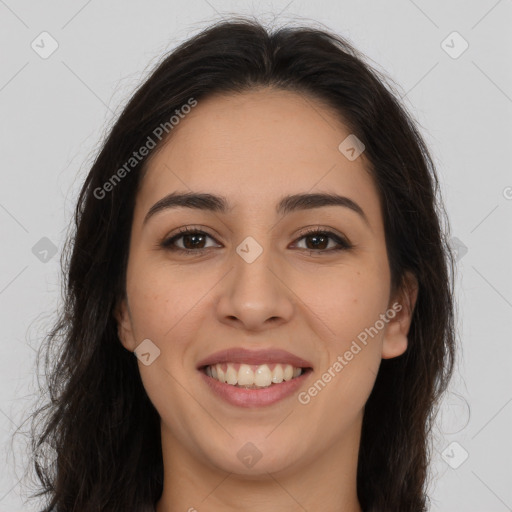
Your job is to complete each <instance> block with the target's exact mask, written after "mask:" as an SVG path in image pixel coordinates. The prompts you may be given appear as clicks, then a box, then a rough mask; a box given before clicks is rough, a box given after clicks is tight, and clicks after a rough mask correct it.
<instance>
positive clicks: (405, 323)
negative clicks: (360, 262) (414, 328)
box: [382, 272, 418, 359]
mask: <svg viewBox="0 0 512 512" xmlns="http://www.w3.org/2000/svg"><path fill="white" fill-rule="evenodd" d="M417 298H418V280H417V279H416V277H415V276H414V274H412V273H411V272H406V275H405V276H404V280H403V283H402V286H401V287H400V290H399V291H398V293H397V295H396V296H395V297H394V298H393V300H391V302H390V304H389V308H388V313H387V315H386V316H387V317H388V318H389V319H390V320H389V322H388V324H387V327H386V330H385V334H384V340H383V343H382V359H391V358H393V357H398V356H400V355H402V354H403V353H404V352H405V351H406V350H407V343H408V341H407V334H408V332H409V328H410V326H411V321H412V315H413V312H414V306H415V305H416V299H417ZM393 312H394V313H395V316H394V317H393V318H392V315H393Z"/></svg>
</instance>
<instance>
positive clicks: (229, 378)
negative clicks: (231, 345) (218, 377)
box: [224, 365, 240, 384]
mask: <svg viewBox="0 0 512 512" xmlns="http://www.w3.org/2000/svg"><path fill="white" fill-rule="evenodd" d="M239 375H240V372H239V373H238V374H237V373H236V370H235V369H234V368H233V367H232V366H230V365H228V369H227V371H226V373H225V375H224V378H225V379H226V382H227V383H228V384H236V383H237V380H238V379H240V376H239Z"/></svg>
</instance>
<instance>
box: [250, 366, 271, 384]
mask: <svg viewBox="0 0 512 512" xmlns="http://www.w3.org/2000/svg"><path fill="white" fill-rule="evenodd" d="M271 383H272V372H271V371H270V368H269V367H268V366H267V365H266V364H264V365H263V366H258V369H257V370H256V371H255V372H254V384H256V386H259V387H260V388H266V387H267V386H270V384H271Z"/></svg>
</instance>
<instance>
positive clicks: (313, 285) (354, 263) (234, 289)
mask: <svg viewBox="0 0 512 512" xmlns="http://www.w3.org/2000/svg"><path fill="white" fill-rule="evenodd" d="M349 134H350V132H349V131H348V129H347V128H346V127H345V126H344V124H343V123H342V122H341V120H340V119H339V117H338V116H337V115H336V113H334V112H333V111H332V110H330V109H329V108H328V107H326V106H325V105H322V104H321V103H319V102H318V101H317V100H314V99H312V98H306V97H305V96H302V95H299V94H296V93H292V92H286V91H276V90H271V89H258V90H252V91H250V92H246V93H243V94H230V95H222V96H215V97H210V98H208V99H205V100H201V101H199V102H198V105H197V106H196V107H195V108H194V109H193V110H192V112H191V113H190V114H188V115H187V116H186V117H185V119H183V120H182V121H180V124H179V125H178V126H177V127H175V129H174V130H173V132H172V133H171V135H172V138H170V139H169V141H168V143H167V144H166V145H165V146H164V147H163V148H162V149H161V150H160V151H158V152H157V153H155V155H153V158H152V159H151V161H150V163H149V167H148V170H147V174H146V175H145V176H144V178H143V180H142V183H141V188H140V190H139V193H138V196H137V199H136V206H135V210H134V219H133V226H132V234H131V245H130V253H129V261H128V269H127V280H126V291H127V293H126V300H124V301H122V303H120V304H119V307H118V309H117V311H116V318H117V320H118V328H119V329H118V330H119V337H120V340H121V342H122V343H123V346H124V347H125V348H126V349H127V350H130V351H134V350H135V348H136V347H137V346H138V345H139V344H140V343H141V342H142V340H144V339H146V338H149V339H150V340H151V341H152V342H153V343H154V344H155V345H156V346H158V348H159V349H160V356H159V357H157V358H156V359H155V360H154V361H153V362H152V363H151V364H150V365H148V366H145V365H144V364H142V363H141V361H140V360H138V364H139V370H140V374H141V378H142V381H143V384H144V387H145V389H146V391H147V393H148V396H149V397H150V399H151V401H152V403H153V404H154V406H155V408H156V409H157V410H158V412H159V414H160V417H161V435H162V450H163V458H164V468H165V470H164V490H163V495H162V497H161V499H160V500H159V502H158V504H157V512H175V511H187V510H190V511H191V512H192V510H194V509H195V510H197V511H199V512H202V511H216V512H217V511H222V512H229V511H232V510H233V511H234V510H241V509H243V510H245V511H248V512H253V511H254V512H256V511H258V512H259V511H261V510H266V511H268V512H273V511H282V510H287V511H304V510H308V511H309V512H314V511H320V510H321V511H322V512H334V511H340V510H343V511H345V512H361V510H362V509H361V507H360V504H359V502H358V499H357V493H356V468H357V456H358V449H359V442H360V432H361V423H362V418H363V411H364V405H365V403H366V401H367V399H368V396H369V394H370V392H371V390H372V387H373V385H374V382H375V378H376V374H377V372H378V368H379V365H380V362H381V360H382V358H392V357H396V356H399V355H400V354H402V353H403V352H404V351H405V350H406V348H407V333H408V330H409V327H410V322H411V315H412V311H413V309H414V304H415V301H416V296H417V283H416V282H415V280H414V278H413V277H412V276H408V277H409V279H408V281H407V286H404V287H403V288H402V289H401V290H399V292H398V293H397V294H396V295H395V296H391V288H390V277H391V276H390V270H389V262H388V258H387V253H386V246H385V236H384V225H383V218H382V214H381V205H380V203H379V198H378V194H377V189H376V188H375V184H374V182H373V180H372V178H371V176H370V174H369V173H368V171H367V167H366V166H367V162H366V161H365V159H364V153H363V154H362V155H361V156H360V157H359V158H357V159H356V160H354V161H349V160H348V159H347V158H346V157H345V156H344V155H343V154H342V153H341V152H340V151H339V150H338V145H339V144H340V142H341V141H343V140H344V139H345V138H346V137H347V136H348V135H349ZM173 191H182V192H192V191H193V192H209V193H212V194H219V195H223V196H225V197H226V198H227V199H228V200H229V202H230V203H231V204H232V205H233V208H232V210H231V211H229V212H227V213H226V214H222V213H218V212H208V211H202V210H195V209H190V208H183V207H181V208H176V209H168V210H162V211H160V212H158V213H157V214H155V215H154V216H152V217H150V218H149V220H148V221H147V222H146V223H144V222H143V220H144V217H145V215H146V214H147V212H148V210H149V209H150V208H151V206H153V205H154V204H155V203H156V202H157V201H158V200H160V199H161V198H163V197H164V196H165V195H167V194H168V193H170V192H173ZM308 192H309V193H313V192H330V193H332V192H335V193H338V194H340V195H344V196H347V197H349V198H351V199H352V200H353V201H355V202H356V203H358V204H359V205H360V206H361V208H362V209H363V210H364V212H365V214H366V217H367V219H368V224H366V223H365V222H364V220H363V219H362V218H361V217H360V216H359V215H358V214H357V213H355V212H354V211H352V210H350V209H348V208H344V207H340V206H327V207H322V208H317V209H310V210H302V211H297V212H292V213H289V214H287V215H285V216H278V215H277V214H276V212H275V207H276V204H277V202H278V201H279V199H280V198H281V197H282V196H284V195H287V194H295V193H308ZM183 226H194V227H197V228H199V229H201V230H204V231H205V232H207V233H208V236H207V237H205V238H204V239H202V240H203V241H202V242H201V241H200V243H199V247H208V249H207V250H206V251H205V252H203V253H202V254H199V255H195V254H193V255H188V254H180V253H178V252H171V251H169V250H168V249H165V248H162V247H160V246H159V243H160V242H161V241H162V240H164V239H166V238H169V237H170V236H173V235H175V234H177V233H178V232H177V230H178V228H180V227H183ZM305 227H319V228H324V229H325V228H327V227H329V228H330V231H334V232H335V233H336V234H341V235H342V236H344V237H345V238H347V239H348V240H349V241H350V243H352V244H353V245H354V247H353V248H352V249H348V250H342V251H337V252H328V251H329V249H330V248H331V247H335V246H337V244H336V241H335V240H333V239H327V240H324V241H320V242H317V243H316V245H315V240H312V238H311V236H309V237H306V238H303V235H302V231H303V228H305ZM210 235H211V237H210ZM247 236H251V237H253V238H254V239H255V240H256V241H257V242H258V243H259V244H260V246H261V247H262V248H263V252H262V254H261V255H260V256H259V257H258V258H257V259H256V260H255V261H254V262H252V263H247V262H246V261H245V260H244V259H242V258H241V257H240V256H239V255H238V254H237V253H236V251H235V249H236V248H237V246H238V245H239V244H240V243H241V242H242V240H244V239H245V238H246V237H247ZM313 238H314V237H313ZM186 242H187V240H184V238H183V237H182V238H180V239H178V240H177V241H176V242H175V245H178V246H179V247H184V246H185V247H188V248H190V247H194V246H193V245H191V244H190V240H189V244H188V245H184V244H185V243H186ZM327 244H328V245H327ZM196 247H197V246H196ZM317 247H319V248H317ZM307 249H309V251H308V250H307ZM195 250H196V251H197V250H198V249H195ZM312 251H316V252H315V254H311V252H312ZM396 302H398V303H399V304H400V305H401V306H402V309H401V311H400V312H399V313H397V315H396V316H395V318H394V319H392V320H389V322H388V323H386V324H385V327H384V328H383V329H381V330H380V331H379V332H378V335H375V336H374V337H373V338H369V342H368V344H367V345H366V346H364V348H363V349H362V350H361V351H360V352H359V353H358V354H357V355H355V356H354V358H353V359H352V360H351V361H350V362H349V363H348V364H347V365H346V366H345V367H344V368H343V370H342V371H341V372H339V373H337V374H336V377H334V378H332V380H331V381H330V382H329V383H328V384H327V385H326V386H325V387H324V388H323V389H322V390H321V392H319V393H318V394H317V395H316V396H315V397H313V398H311V401H310V402H309V403H308V404H307V405H303V404H301V403H299V401H298V399H297V394H293V395H292V396H290V397H287V398H285V399H284V400H282V401H280V402H278V403H277V404H274V405H270V406H265V407H257V408H252V409H248V408H240V407H236V406H233V405H230V404H228V403H226V402H224V401H223V400H222V399H221V398H220V397H218V396H217V395H215V394H213V393H212V392H211V391H210V390H209V388H208V387H207V386H206V385H205V384H204V382H203V379H202V378H201V375H200V374H199V372H198V371H197V370H196V365H197V363H198V362H199V361H200V360H201V359H203V358H205V357H206V356H207V355H209V354H212V353H214V352H217V351H219V350H223V349H226V348H232V347H245V348H249V349H252V348H253V349H260V348H282V349H285V350H288V351H290V352H292V353H294V354H296V355H298V356H299V357H302V358H304V359H306V360H308V361H310V362H311V363H312V365H313V368H314V372H313V374H312V375H310V376H309V377H308V380H307V382H305V383H304V385H303V386H302V387H301V389H300V390H299V391H307V389H309V387H311V386H312V384H313V383H314V382H315V381H317V380H318V379H319V378H320V376H321V375H322V374H323V373H324V372H325V371H327V369H328V368H329V367H332V365H333V363H334V362H335V361H336V360H337V357H338V356H339V355H342V356H343V354H344V353H345V352H346V351H347V350H348V349H349V348H350V346H351V343H352V342H353V340H356V339H357V336H358V334H359V333H361V332H362V331H364V329H365V328H368V327H370V326H373V325H374V324H375V322H376V321H377V320H378V319H379V315H381V314H384V313H385V312H386V311H387V310H389V309H390V308H392V305H393V303H396ZM360 345H361V344H360ZM361 346H363V345H361ZM248 442H251V443H253V444H254V445H255V446H256V447H257V448H258V450H259V451H260V452H261V454H262V456H261V459H260V460H259V461H258V462H257V463H256V464H255V465H254V466H253V467H252V468H248V467H245V466H244V465H243V464H242V463H241V462H240V460H239V459H238V457H237V453H238V451H239V450H240V449H241V448H242V447H243V446H244V445H245V444H246V443H248Z"/></svg>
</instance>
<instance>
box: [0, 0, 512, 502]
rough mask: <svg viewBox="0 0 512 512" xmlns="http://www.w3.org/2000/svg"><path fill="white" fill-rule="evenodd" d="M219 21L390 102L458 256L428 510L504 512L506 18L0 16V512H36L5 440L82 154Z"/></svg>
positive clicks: (345, 6)
mask: <svg viewBox="0 0 512 512" xmlns="http://www.w3.org/2000/svg"><path fill="white" fill-rule="evenodd" d="M229 13H237V14H253V15H256V16H257V17H258V18H259V19H260V20H262V21H265V22H273V23H275V24H277V25H281V24H285V23H288V22H297V20H298V21H304V22H306V23H308V22H309V21H311V22H313V21H318V22H319V23H322V24H324V25H325V26H326V27H327V28H330V29H332V30H334V31H336V32H338V33H340V34H342V35H344V36H345V37H347V38H348V39H349V40H351V41H352V42H353V43H354V44H355V46H356V47H357V48H359V49H360V50H362V51H363V52H364V53H366V54H367V55H368V56H369V57H370V58H371V59H372V60H373V61H374V62H375V64H376V65H377V66H378V67H379V68H380V69H382V70H385V72H386V73H387V74H388V75H390V76H391V77H392V78H393V79H394V80H395V81H396V82H397V83H398V84H399V86H400V87H401V95H402V96H403V97H404V101H405V102H406V105H407V107H408V108H409V109H410V111H411V112H412V113H413V115H414V116H415V117H416V119H417V120H418V122H419V123H420V125H421V129H422V133H423V134H424V136H425V138H426V140H427V142H428V143H429V144H430V147H431V149H432V152H433V154H434V157H435V161H436V164H437V166H438V172H439V176H440V179H441V184H442V187H443V197H444V200H445V203H446V206H447V209H448V213H449V217H450V222H451V226H452V236H453V237H454V238H456V239H457V240H455V241H454V243H455V244H457V245H458V246H459V247H460V249H459V253H458V254H459V262H458V273H457V302H458V310H459V317H458V326H459V329H460V330H459V339H460V345H461V347H462V351H461V354H460V357H459V364H458V368H457V371H456V374H455V376H454V379H453V384H452V388H451V392H450V394H449V395H447V397H446V400H445V402H444V404H443V410H442V415H441V416H440V417H439V420H438V422H437V424H436V431H435V434H436V444H435V451H434V465H433V467H432V483H431V486H430V490H431V497H432V505H431V510H432V511H439V512H441V511H442V512H452V511H454V510H463V511H465V512H505V511H507V510H509V511H510V510H512V486H511V485H510V484H511V481H510V480H511V479H510V476H511V475H512V450H511V445H512V441H511V438H510V432H511V431H512V429H511V426H512V385H511V382H512V376H511V372H510V368H511V360H512V357H511V356H512V343H511V342H510V328H511V327H512V325H511V324H512V322H511V318H512V315H511V313H512V273H511V272H510V262H511V261H512V254H511V253H512V243H511V232H512V230H511V222H510V220H511V214H512V176H511V172H510V158H509V151H510V145H511V144H510V143H511V134H512V129H511V124H512V121H511V120H512V117H511V111H512V77H511V68H510V57H511V30H510V27H511V26H512V23H511V22H512V2H511V1H510V0H501V1H496V0H485V1H480V2H477V1H472V2H462V1H452V2H442V1H440V0H437V1H432V2H427V1H425V0H416V1H414V2H413V1H410V0H397V1H390V2H382V1H378V0H375V1H359V2H356V1H355V0H352V1H346V0H343V1H341V0H319V1H317V2H316V3H315V5H313V3H312V2H306V1H303V0H292V1H288V0H287V1H284V2H281V1H275V2H272V1H266V2H260V3H256V2H248V1H246V2H237V1H223V0H190V1H187V2H180V3H178V2H165V1H162V0H160V1H156V0H154V1H146V2H142V1H138V2H135V1H131V2H126V1H125V2H121V1H120V0H115V1H110V2H100V1H98V0H89V1H83V2H78V1H73V2H70V1H68V2H64V1H60V2H57V1H47V2H32V3H29V2H28V1H15V0H5V1H3V0H0V48H1V67H0V109H1V116H0V127H1V138H0V140H1V144H2V146H1V149H2V152H1V156H2V160H1V165H0V169H1V170H0V172H1V187H0V235H1V239H2V245H1V256H0V257H1V273H0V312H1V313H0V314H1V315H2V317H1V319H2V321H1V327H2V329H1V334H0V336H1V345H0V347H1V348H0V350H1V355H2V357H1V358H0V449H1V452H0V457H1V458H0V512H16V511H21V510H25V511H29V510H37V506H36V504H37V502H34V503H25V504H24V503H23V502H24V500H25V498H26V497H27V495H28V493H29V492H30V491H31V490H32V489H33V488H30V487H27V486H30V480H29V479H28V478H25V477H24V472H23V468H24V467H25V464H26V463H27V461H26V451H27V450H26V444H25V443H26V441H25V438H24V437H23V436H22V435H18V436H16V437H15V440H14V442H13V444H12V445H11V436H12V433H13V432H14V429H16V428H17V427H18V426H20V425H21V424H22V421H23V420H24V418H26V415H27V414H28V412H29V411H30V410H31V408H32V407H33V405H34V402H35V401H36V400H37V395H34V393H35V392H36V391H37V376H36V369H35V366H34V364H35V350H36V348H37V347H38V346H39V345H40V343H41V339H42V336H43V335H44V333H45V331H46V330H47V329H48V328H49V325H50V324H51V321H52V319H53V318H54V311H55V308H56V307H57V305H58V304H59V301H60V280H61V278H60V274H59V256H60V252H61V249H62V244H63V241H64V238H65V235H66V230H67V227H68V225H69V224H70V221H71V214H72V210H73V206H74V202H75V199H76V195H77V191H78V189H79V187H80V185H81V183H82V180H83V179H84V176H85V174H86V172H87V170H88V166H89V165H90V163H91V161H92V159H93V157H94V154H95V151H96V149H97V147H98V145H99V141H100V139H101V137H102V135H103V134H104V132H105V131H106V130H107V129H108V127H109V126H110V125H111V123H112V121H113V119H114V118H115V117H116V115H118V114H119V112H120V109H121V107H122V106H123V105H124V103H125V102H126V100H127V98H128V97H129V95H130V93H131V92H132V91H133V90H134V88H135V87H136V86H137V85H138V84H139V83H140V81H141V79H142V78H143V77H145V76H146V74H147V73H148V72H149V70H150V69H151V67H152V66H153V64H154V63H155V62H156V60H157V59H158V58H159V56H160V55H161V54H162V52H164V51H166V50H168V49H172V48H173V47H174V46H175V45H176V44H177V43H178V42H180V41H182V40H183V39H185V38H187V37H189V36H191V35H193V34H195V33H197V32H198V31H199V30H200V29H202V28H204V27H205V26H206V25H208V24H209V23H210V22H212V21H213V20H217V19H219V18H220V17H221V16H225V15H227V14H229ZM43 31H47V32H48V33H49V34H51V37H52V38H53V39H55V40H56V41H57V43H58V45H59V46H58V49H57V50H56V51H55V53H53V54H52V55H51V56H49V57H48V58H46V59H43V58H42V57H41V56H40V53H37V52H36V51H35V50H34V49H33V48H32V47H31V44H32V42H33V41H35V42H34V45H39V47H37V46H36V48H38V51H39V52H42V51H43V48H42V47H43V45H44V50H45V51H48V50H49V49H50V48H51V46H50V39H48V36H40V34H41V33H42V32H43ZM454 31H457V32H458V33H459V34H460V36H461V37H462V38H463V39H460V38H459V37H458V36H450V37H448V36H449V35H450V34H451V33H452V32H454ZM44 37H46V39H44V40H43V42H41V39H42V38H44ZM447 38H448V39H447ZM464 40H465V41H467V43H468V44H469V47H468V48H467V50H466V51H464V52H463V53H462V54H460V55H459V53H460V52H461V50H462V49H463V48H464ZM443 41H445V43H443ZM447 51H448V53H447ZM449 53H451V55H449ZM454 57H456V58H454ZM45 237H46V238H45ZM41 239H43V240H41ZM53 248H55V251H56V253H55V254H53V252H52V249H53ZM507 370H508V371H507ZM27 427H28V424H25V425H23V426H22V431H24V430H26V428H27ZM465 457H467V458H466V459H465V460H464V458H465Z"/></svg>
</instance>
